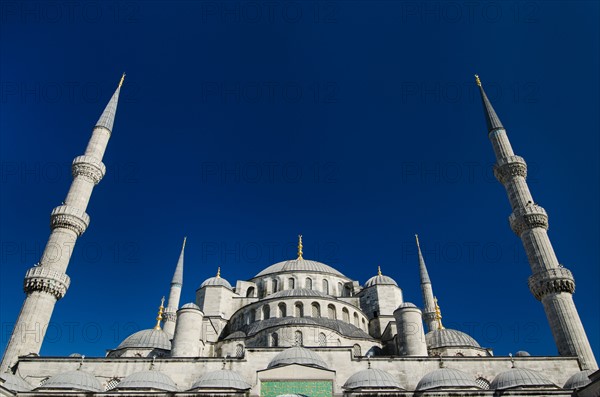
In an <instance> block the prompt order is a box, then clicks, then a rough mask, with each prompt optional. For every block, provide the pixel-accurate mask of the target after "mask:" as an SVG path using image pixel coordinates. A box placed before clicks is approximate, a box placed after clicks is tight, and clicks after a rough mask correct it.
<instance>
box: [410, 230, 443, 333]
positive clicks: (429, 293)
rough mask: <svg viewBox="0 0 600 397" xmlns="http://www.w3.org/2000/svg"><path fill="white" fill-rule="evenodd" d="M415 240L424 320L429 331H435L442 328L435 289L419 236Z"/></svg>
mask: <svg viewBox="0 0 600 397" xmlns="http://www.w3.org/2000/svg"><path fill="white" fill-rule="evenodd" d="M415 240H416V242H417V251H418V253H419V274H420V276H421V294H422V295H423V320H424V321H425V324H427V330H428V331H433V330H436V329H439V328H440V327H439V323H438V321H437V320H436V311H435V298H434V297H433V287H432V285H431V280H430V279H429V273H428V272H427V267H426V266H425V259H423V253H422V252H421V245H420V244H419V236H418V235H417V234H415Z"/></svg>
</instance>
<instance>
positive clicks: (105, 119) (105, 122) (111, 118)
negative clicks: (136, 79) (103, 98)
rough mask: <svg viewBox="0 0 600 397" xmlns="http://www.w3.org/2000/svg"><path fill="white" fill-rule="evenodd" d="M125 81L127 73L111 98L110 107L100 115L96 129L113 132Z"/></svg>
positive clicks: (107, 106)
mask: <svg viewBox="0 0 600 397" xmlns="http://www.w3.org/2000/svg"><path fill="white" fill-rule="evenodd" d="M124 79H125V73H123V76H121V80H120V81H119V85H118V87H117V89H116V90H115V93H114V94H113V96H112V97H111V98H110V101H109V102H108V105H106V108H104V112H102V115H100V118H99V119H98V122H97V123H96V127H104V128H106V129H107V130H109V131H110V132H112V129H113V125H114V123H115V115H116V113H117V105H118V104H119V94H120V92H121V85H122V84H123V80H124Z"/></svg>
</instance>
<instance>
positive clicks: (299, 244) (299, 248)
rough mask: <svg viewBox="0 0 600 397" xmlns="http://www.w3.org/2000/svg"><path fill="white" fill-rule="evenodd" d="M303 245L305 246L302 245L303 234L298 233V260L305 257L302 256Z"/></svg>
mask: <svg viewBox="0 0 600 397" xmlns="http://www.w3.org/2000/svg"><path fill="white" fill-rule="evenodd" d="M302 247H303V246H302V235H301V234H299V235H298V260H302V259H304V258H303V257H302Z"/></svg>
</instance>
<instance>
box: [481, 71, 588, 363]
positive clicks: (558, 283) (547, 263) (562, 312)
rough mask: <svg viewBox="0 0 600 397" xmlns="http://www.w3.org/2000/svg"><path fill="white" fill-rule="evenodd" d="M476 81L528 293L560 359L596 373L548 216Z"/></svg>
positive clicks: (496, 171)
mask: <svg viewBox="0 0 600 397" xmlns="http://www.w3.org/2000/svg"><path fill="white" fill-rule="evenodd" d="M475 80H476V82H477V85H478V86H479V90H480V92H481V99H482V101H483V107H484V111H485V119H486V122H487V128H488V131H489V138H490V140H491V141H492V146H493V148H494V153H495V154H496V164H495V165H494V175H495V176H496V179H498V181H500V183H502V184H503V185H504V188H505V189H506V192H507V193H508V200H509V201H510V205H511V207H512V210H513V212H512V214H511V215H510V216H509V218H508V219H509V221H510V226H511V228H512V230H513V231H514V232H515V234H516V235H517V236H519V237H520V238H521V241H522V242H523V246H524V247H525V252H526V253H527V258H528V260H529V265H530V266H531V271H532V273H533V274H532V275H531V276H530V277H529V289H530V290H531V293H532V294H533V295H534V296H535V298H536V299H538V300H540V301H541V302H542V304H543V305H544V310H545V312H546V316H547V317H548V322H549V323H550V329H551V330H552V334H553V336H554V341H555V343H556V346H557V347H558V353H559V354H560V355H561V356H577V357H578V358H579V360H580V364H581V367H582V368H583V369H595V368H598V365H597V364H596V359H595V358H594V353H593V352H592V349H591V347H590V343H589V341H588V338H587V336H586V334H585V330H584V328H583V325H582V324H581V320H580V319H579V314H578V313H577V309H576V308H575V303H574V302H573V292H574V291H575V281H574V279H573V275H572V274H571V272H570V271H569V270H567V269H566V268H564V267H563V266H562V265H561V264H559V262H558V259H557V258H556V254H555V253H554V249H553V248H552V244H551V243H550V239H549V238H548V234H547V230H548V215H547V214H546V211H545V210H544V209H543V208H542V207H540V206H539V205H537V204H536V203H535V202H534V201H533V198H532V196H531V193H530V192H529V187H528V186H527V182H526V181H525V178H526V177H527V165H526V163H525V160H524V159H523V158H522V157H519V156H515V154H514V153H513V150H512V147H511V145H510V142H509V140H508V137H507V135H506V130H505V129H504V126H502V123H501V122H500V119H499V118H498V116H497V115H496V112H495V111H494V108H493V107H492V104H491V103H490V101H489V99H488V97H487V96H486V94H485V91H484V90H483V87H482V86H481V81H480V80H479V77H478V76H477V75H475Z"/></svg>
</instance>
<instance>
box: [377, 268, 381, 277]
mask: <svg viewBox="0 0 600 397" xmlns="http://www.w3.org/2000/svg"><path fill="white" fill-rule="evenodd" d="M377 275H378V276H381V266H377Z"/></svg>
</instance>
